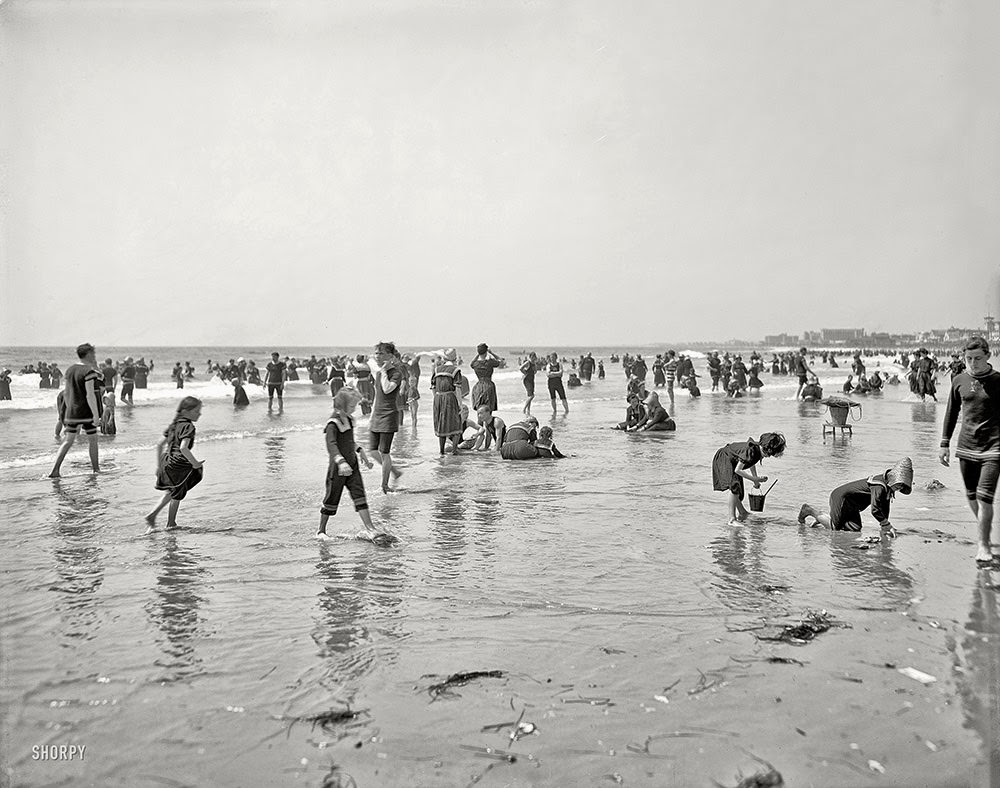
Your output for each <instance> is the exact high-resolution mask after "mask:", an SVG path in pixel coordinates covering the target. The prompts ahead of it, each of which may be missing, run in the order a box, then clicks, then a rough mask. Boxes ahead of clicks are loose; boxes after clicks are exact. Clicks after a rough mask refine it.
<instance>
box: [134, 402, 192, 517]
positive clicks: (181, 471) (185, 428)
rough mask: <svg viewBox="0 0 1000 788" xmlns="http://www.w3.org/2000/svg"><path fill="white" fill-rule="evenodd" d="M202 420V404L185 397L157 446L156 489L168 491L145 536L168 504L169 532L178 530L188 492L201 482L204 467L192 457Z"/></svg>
mask: <svg viewBox="0 0 1000 788" xmlns="http://www.w3.org/2000/svg"><path fill="white" fill-rule="evenodd" d="M199 418H201V400H200V399H198V398H197V397H185V398H184V399H182V400H181V402H180V405H178V406H177V415H176V416H174V420H173V421H172V422H170V426H169V427H167V429H166V430H164V432H163V438H162V439H161V440H160V442H159V443H158V444H156V465H157V472H156V489H157V490H165V491H166V492H164V493H163V499H162V500H161V501H160V502H159V503H158V504H157V505H156V508H155V509H153V511H151V512H150V513H149V514H147V515H146V525H147V526H149V528H148V530H147V531H146V533H149V531H152V530H153V529H154V528H156V515H158V514H159V513H160V512H161V511H162V510H163V507H165V506H166V505H167V504H170V509H169V510H168V511H167V528H175V527H176V526H177V510H178V509H179V508H180V505H181V501H183V500H184V498H185V496H186V495H187V494H188V490H190V489H191V488H192V487H194V486H195V485H196V484H198V483H199V482H200V481H201V479H202V470H201V468H202V466H203V465H204V464H205V463H204V462H203V461H202V460H199V459H198V458H197V457H195V456H194V455H193V454H192V453H191V448H192V447H193V446H194V436H195V428H194V423H195V422H196V421H198V419H199Z"/></svg>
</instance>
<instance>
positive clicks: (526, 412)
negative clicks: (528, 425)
mask: <svg viewBox="0 0 1000 788" xmlns="http://www.w3.org/2000/svg"><path fill="white" fill-rule="evenodd" d="M534 398H535V395H534V394H529V395H528V398H527V399H526V400H525V401H524V407H523V408H521V413H523V414H524V415H525V416H530V415H531V401H532V400H533V399H534Z"/></svg>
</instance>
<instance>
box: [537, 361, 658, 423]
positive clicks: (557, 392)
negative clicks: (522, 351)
mask: <svg viewBox="0 0 1000 788" xmlns="http://www.w3.org/2000/svg"><path fill="white" fill-rule="evenodd" d="M546 373H547V375H548V385H549V398H550V399H551V400H552V415H553V416H555V415H556V397H559V399H561V400H562V405H563V413H564V414H567V415H568V414H569V402H568V401H567V399H566V389H565V388H563V379H562V377H563V369H562V364H560V363H559V354H558V353H549V363H548V365H547V367H546ZM644 374H645V373H644Z"/></svg>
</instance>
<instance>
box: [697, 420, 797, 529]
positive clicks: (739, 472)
mask: <svg viewBox="0 0 1000 788" xmlns="http://www.w3.org/2000/svg"><path fill="white" fill-rule="evenodd" d="M784 451H785V436H784V435H782V434H781V433H778V432H765V433H764V434H763V435H761V436H760V440H759V441H755V440H754V439H753V438H747V439H746V441H745V442H743V443H730V444H729V445H727V446H723V447H722V448H721V449H719V450H718V451H717V452H716V453H715V458H714V459H713V460H712V487H713V489H715V490H719V491H720V492H727V493H729V497H728V501H727V506H728V511H729V524H730V525H736V524H738V523H742V522H743V521H744V520H746V518H747V516H748V515H749V512H747V510H746V507H744V506H743V493H744V490H743V480H744V479H749V480H750V481H751V482H753V486H754V487H760V485H761V484H762V483H763V482H766V481H767V477H766V476H758V475H757V470H756V468H757V463H759V462H760V461H761V460H762V459H763V458H764V457H780V456H781V454H782V453H783V452H784Z"/></svg>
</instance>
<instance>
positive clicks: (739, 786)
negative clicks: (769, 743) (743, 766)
mask: <svg viewBox="0 0 1000 788" xmlns="http://www.w3.org/2000/svg"><path fill="white" fill-rule="evenodd" d="M750 757H752V758H753V759H754V760H755V761H757V762H758V763H760V764H761V765H762V766H763V767H764V768H763V769H762V770H761V771H759V772H755V773H754V774H751V775H750V776H749V777H743V775H742V774H740V775H739V777H740V781H739V782H738V783H736V785H735V786H733V788H783V786H784V785H785V779H784V778H783V777H782V776H781V772H779V771H778V770H777V769H775V768H774V766H772V765H771V764H769V763H768V762H767V761H765V760H763V759H762V758H758V757H757V756H756V755H753V753H750ZM712 782H714V783H715V784H716V786H718V788H726V786H724V785H722V784H721V783H718V782H715V780H712Z"/></svg>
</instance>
